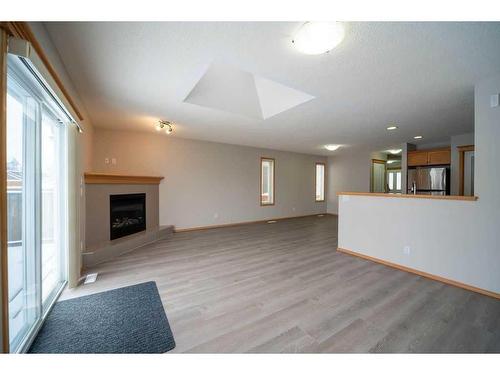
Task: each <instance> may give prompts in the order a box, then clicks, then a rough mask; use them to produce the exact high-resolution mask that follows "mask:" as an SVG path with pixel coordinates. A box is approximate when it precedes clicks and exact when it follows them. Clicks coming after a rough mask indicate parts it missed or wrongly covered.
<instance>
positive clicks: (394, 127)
mask: <svg viewBox="0 0 500 375" xmlns="http://www.w3.org/2000/svg"><path fill="white" fill-rule="evenodd" d="M397 128H398V127H397V126H395V125H393V126H388V127H387V128H386V129H387V130H396V129H397Z"/></svg>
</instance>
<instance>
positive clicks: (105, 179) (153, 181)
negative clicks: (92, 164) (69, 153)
mask: <svg viewBox="0 0 500 375" xmlns="http://www.w3.org/2000/svg"><path fill="white" fill-rule="evenodd" d="M84 176H85V183H86V184H124V185H158V184H159V183H160V181H161V180H163V178H164V177H163V176H134V175H125V174H111V173H95V172H85V174H84Z"/></svg>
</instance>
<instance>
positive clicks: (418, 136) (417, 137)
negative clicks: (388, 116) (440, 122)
mask: <svg viewBox="0 0 500 375" xmlns="http://www.w3.org/2000/svg"><path fill="white" fill-rule="evenodd" d="M422 138H424V137H422V136H421V135H416V136H414V137H413V139H422Z"/></svg>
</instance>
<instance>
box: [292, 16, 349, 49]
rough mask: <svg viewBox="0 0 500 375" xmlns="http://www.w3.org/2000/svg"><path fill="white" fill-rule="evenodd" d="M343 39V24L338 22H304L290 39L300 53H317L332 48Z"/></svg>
mask: <svg viewBox="0 0 500 375" xmlns="http://www.w3.org/2000/svg"><path fill="white" fill-rule="evenodd" d="M343 39H344V26H343V25H342V24H341V23H340V22H306V23H304V24H303V25H302V26H301V27H300V28H299V30H298V31H297V33H296V34H295V35H294V37H293V39H292V43H293V45H294V46H295V48H297V50H299V51H300V52H302V53H305V54H307V55H319V54H321V53H326V52H329V51H331V50H332V49H334V48H335V47H336V46H337V45H339V44H340V42H342V40H343Z"/></svg>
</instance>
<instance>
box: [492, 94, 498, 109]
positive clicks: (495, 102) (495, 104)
mask: <svg viewBox="0 0 500 375" xmlns="http://www.w3.org/2000/svg"><path fill="white" fill-rule="evenodd" d="M499 105H500V94H494V95H491V96H490V106H491V108H495V107H498V106H499Z"/></svg>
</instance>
